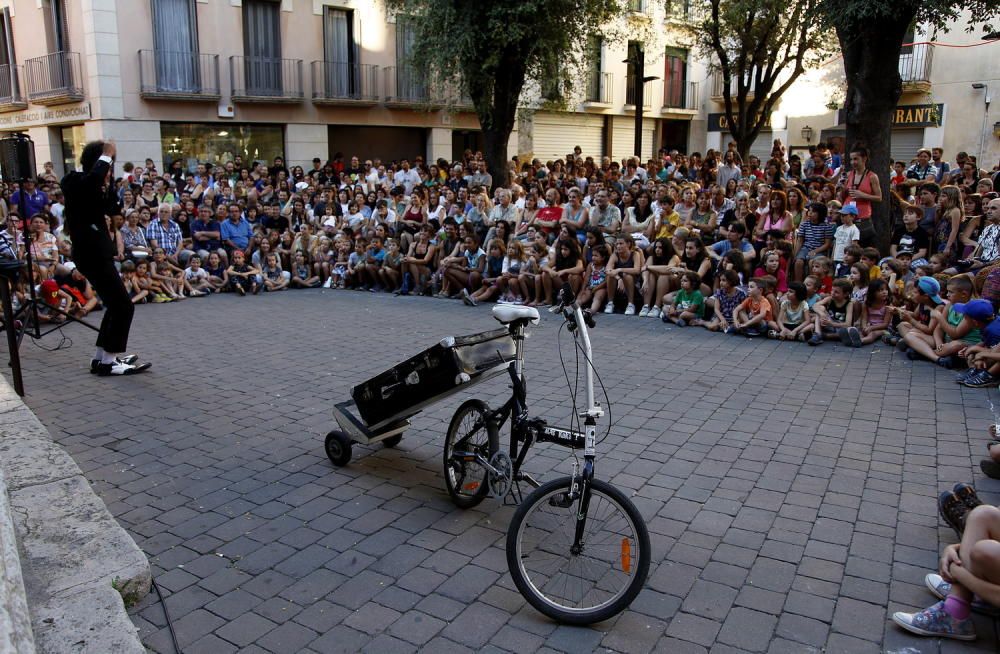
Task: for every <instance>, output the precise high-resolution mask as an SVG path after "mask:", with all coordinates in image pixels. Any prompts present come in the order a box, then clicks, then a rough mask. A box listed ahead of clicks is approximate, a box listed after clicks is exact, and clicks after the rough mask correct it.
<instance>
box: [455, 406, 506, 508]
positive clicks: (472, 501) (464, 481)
mask: <svg viewBox="0 0 1000 654" xmlns="http://www.w3.org/2000/svg"><path fill="white" fill-rule="evenodd" d="M489 414H490V407H489V406H488V405H487V404H486V403H485V402H483V401H482V400H466V401H465V402H463V403H462V405H461V406H460V407H458V410H457V411H455V415H453V416H452V418H451V422H450V423H449V424H448V434H447V436H446V437H445V441H444V482H445V486H446V487H447V489H448V495H449V496H451V501H452V502H454V503H455V506H457V507H458V508H460V509H470V508H472V507H474V506H476V505H477V504H479V503H480V502H482V501H483V499H485V498H486V496H487V494H489V490H490V488H489V470H487V469H486V468H483V467H482V466H480V465H479V464H478V463H476V462H474V461H459V460H456V459H455V458H454V457H453V456H452V452H453V451H454V450H455V445H456V443H460V442H462V441H463V440H466V439H470V438H472V437H474V436H477V435H478V436H479V438H477V442H475V443H473V451H476V452H478V453H479V454H481V455H482V456H483V458H485V459H486V460H487V461H488V460H489V459H490V458H491V457H492V456H493V455H494V454H496V453H497V452H498V451H499V449H500V445H499V443H500V437H499V436H498V434H497V429H496V427H495V426H494V425H492V424H490V421H489V420H488V416H489ZM468 417H472V425H478V426H476V428H475V429H474V430H473V431H472V432H469V433H466V434H460V433H459V431H460V430H462V429H463V424H466V427H465V429H469V428H471V425H469V424H468V423H464V421H465V420H466V418H468ZM483 436H485V438H483ZM480 471H481V473H480Z"/></svg>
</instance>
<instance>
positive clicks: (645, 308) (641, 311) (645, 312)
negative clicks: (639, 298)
mask: <svg viewBox="0 0 1000 654" xmlns="http://www.w3.org/2000/svg"><path fill="white" fill-rule="evenodd" d="M648 315H649V305H648V304H644V305H642V308H641V309H639V317H640V318H645V317H646V316H648Z"/></svg>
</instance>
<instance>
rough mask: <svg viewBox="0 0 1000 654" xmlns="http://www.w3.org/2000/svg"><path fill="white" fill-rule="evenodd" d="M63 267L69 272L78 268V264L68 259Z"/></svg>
mask: <svg viewBox="0 0 1000 654" xmlns="http://www.w3.org/2000/svg"><path fill="white" fill-rule="evenodd" d="M63 268H65V269H66V270H68V271H69V272H73V271H74V270H76V264H75V263H73V262H72V261H67V262H66V263H64V264H63Z"/></svg>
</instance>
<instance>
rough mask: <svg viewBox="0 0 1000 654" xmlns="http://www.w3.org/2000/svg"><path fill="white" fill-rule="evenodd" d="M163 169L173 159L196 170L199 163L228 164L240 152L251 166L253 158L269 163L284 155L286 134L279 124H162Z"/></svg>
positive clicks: (170, 163)
mask: <svg viewBox="0 0 1000 654" xmlns="http://www.w3.org/2000/svg"><path fill="white" fill-rule="evenodd" d="M160 138H161V143H162V148H163V169H164V170H170V166H171V165H172V164H173V162H174V161H177V160H179V161H180V162H181V167H182V168H183V169H184V170H186V171H190V172H194V170H195V168H196V167H197V165H198V163H208V164H225V163H227V162H230V161H233V160H234V159H235V158H236V156H237V155H239V156H240V157H241V158H242V159H243V163H244V165H246V166H247V167H249V166H250V165H251V164H252V163H253V162H254V161H265V162H267V163H270V162H271V161H273V160H274V158H275V157H277V156H281V155H282V154H284V149H285V139H284V133H283V130H282V128H281V127H280V126H278V125H248V124H240V123H161V124H160Z"/></svg>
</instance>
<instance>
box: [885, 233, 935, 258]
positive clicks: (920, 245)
mask: <svg viewBox="0 0 1000 654" xmlns="http://www.w3.org/2000/svg"><path fill="white" fill-rule="evenodd" d="M892 244H893V245H895V246H896V251H897V252H899V251H903V250H908V251H910V252H913V253H916V252H917V250H926V249H929V248H930V245H931V242H930V238H929V237H928V236H927V232H925V231H924V230H922V229H920V227H919V226H918V227H917V228H916V229H915V230H913V231H912V232H908V231H906V227H905V226H904V227H897V228H896V231H894V232H893V233H892Z"/></svg>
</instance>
